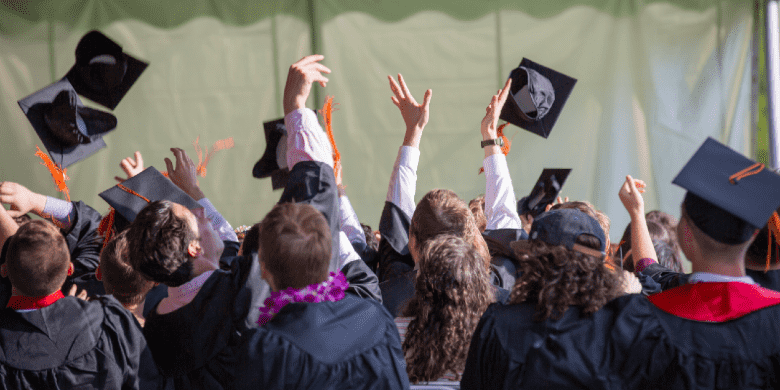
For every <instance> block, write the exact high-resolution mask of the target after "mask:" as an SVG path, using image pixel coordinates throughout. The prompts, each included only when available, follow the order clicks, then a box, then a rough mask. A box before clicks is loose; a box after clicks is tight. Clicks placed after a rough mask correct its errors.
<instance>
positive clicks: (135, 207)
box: [100, 167, 203, 230]
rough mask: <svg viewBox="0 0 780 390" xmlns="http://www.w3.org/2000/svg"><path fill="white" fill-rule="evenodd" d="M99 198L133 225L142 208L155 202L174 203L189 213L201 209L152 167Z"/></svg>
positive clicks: (105, 192) (103, 193) (101, 194)
mask: <svg viewBox="0 0 780 390" xmlns="http://www.w3.org/2000/svg"><path fill="white" fill-rule="evenodd" d="M100 197H101V198H103V200H105V201H106V202H107V203H108V204H109V205H110V206H111V207H113V208H114V210H116V212H117V213H119V215H121V216H122V217H123V218H124V219H125V220H127V221H128V222H133V220H135V217H136V216H137V215H138V213H140V212H141V210H143V209H144V207H146V206H147V205H148V204H149V203H150V202H154V201H157V200H168V201H171V202H174V203H178V204H180V205H182V206H184V207H186V208H188V209H190V210H192V209H197V208H201V207H203V206H201V205H200V204H199V203H198V202H196V201H195V199H192V197H190V196H189V195H187V193H185V192H184V191H182V190H181V188H179V187H177V186H176V184H173V182H172V181H170V180H169V179H168V178H167V177H165V176H163V175H162V173H160V172H158V171H157V169H155V168H154V167H149V168H146V169H144V170H143V172H141V173H139V174H137V175H135V176H133V177H131V178H130V179H127V180H125V181H123V182H121V183H119V184H117V185H115V186H113V187H111V188H109V189H107V190H105V191H103V192H101V193H100ZM147 200H148V201H147ZM115 226H116V223H115ZM117 228H119V227H118V226H117ZM118 230H119V229H118Z"/></svg>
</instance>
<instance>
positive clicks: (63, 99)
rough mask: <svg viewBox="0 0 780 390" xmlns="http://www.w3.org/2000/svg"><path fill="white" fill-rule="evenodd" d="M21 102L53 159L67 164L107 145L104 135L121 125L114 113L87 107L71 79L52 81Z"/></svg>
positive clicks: (60, 163) (59, 163)
mask: <svg viewBox="0 0 780 390" xmlns="http://www.w3.org/2000/svg"><path fill="white" fill-rule="evenodd" d="M18 103H19V107H20V108H21V109H22V111H23V112H24V114H25V115H26V116H27V119H28V120H29V121H30V124H32V126H33V129H35V132H36V133H37V134H38V137H39V138H40V139H41V141H42V142H43V146H44V147H46V149H47V150H48V151H49V154H50V155H51V157H52V161H54V162H55V163H57V164H58V165H60V166H61V167H63V168H65V167H68V166H70V165H72V164H74V163H76V162H78V161H80V160H83V159H85V158H87V157H89V156H90V155H92V154H94V153H95V152H97V151H98V150H100V149H101V148H104V147H106V143H105V142H103V139H102V136H103V134H105V133H107V132H109V131H111V130H114V129H115V128H116V125H117V120H116V117H115V116H114V115H112V114H110V113H107V112H103V111H100V110H95V109H92V108H89V107H84V105H83V104H82V103H81V100H80V99H79V97H78V95H76V91H75V90H74V89H73V86H72V85H71V84H70V83H69V82H68V80H67V79H62V80H60V81H58V82H56V83H53V84H50V85H48V86H46V87H45V88H43V89H41V90H39V91H37V92H35V93H33V94H32V95H30V96H27V97H25V98H24V99H22V100H19V102H18Z"/></svg>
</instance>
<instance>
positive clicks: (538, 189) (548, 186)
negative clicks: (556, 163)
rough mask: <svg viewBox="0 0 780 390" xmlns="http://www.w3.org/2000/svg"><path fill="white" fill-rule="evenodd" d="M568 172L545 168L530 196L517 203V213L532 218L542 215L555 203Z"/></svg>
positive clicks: (560, 169) (566, 170) (564, 169)
mask: <svg viewBox="0 0 780 390" xmlns="http://www.w3.org/2000/svg"><path fill="white" fill-rule="evenodd" d="M570 172H571V169H569V168H545V169H544V170H543V171H542V174H541V175H540V176H539V179H538V180H537V181H536V185H534V188H533V189H532V190H531V194H530V195H528V196H526V197H523V198H522V199H520V200H519V201H518V202H517V213H518V214H520V215H523V214H526V213H530V214H531V216H533V217H536V216H537V215H539V214H541V213H543V212H544V209H545V207H547V205H548V204H551V203H553V202H555V199H556V198H557V197H558V194H560V193H561V188H563V183H564V182H566V178H567V177H569V173H570Z"/></svg>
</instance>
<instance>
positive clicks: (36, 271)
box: [6, 220, 70, 297]
mask: <svg viewBox="0 0 780 390" xmlns="http://www.w3.org/2000/svg"><path fill="white" fill-rule="evenodd" d="M69 264H70V251H69V250H68V244H67V242H66V241H65V237H63V236H62V234H61V233H60V231H59V229H58V228H57V227H56V226H54V225H53V224H52V223H50V222H47V221H44V220H33V221H30V222H28V223H25V224H24V225H22V226H20V227H19V230H17V231H16V234H14V235H13V236H11V238H9V239H8V253H7V254H6V267H8V278H9V279H10V280H11V284H12V285H13V286H14V287H15V288H16V289H17V290H19V292H20V293H22V294H23V295H26V296H29V297H38V296H45V295H49V294H51V293H53V292H55V291H57V290H59V289H60V288H62V285H63V284H64V283H65V279H66V278H67V277H68V266H69Z"/></svg>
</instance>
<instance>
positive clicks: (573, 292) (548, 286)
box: [509, 234, 623, 321]
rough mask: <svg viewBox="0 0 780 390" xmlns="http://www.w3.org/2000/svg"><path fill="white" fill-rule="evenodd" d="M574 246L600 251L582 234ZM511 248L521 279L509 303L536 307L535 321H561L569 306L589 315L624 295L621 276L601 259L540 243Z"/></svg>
mask: <svg viewBox="0 0 780 390" xmlns="http://www.w3.org/2000/svg"><path fill="white" fill-rule="evenodd" d="M576 242H577V243H578V244H580V245H583V246H585V247H588V248H592V249H596V250H599V249H598V248H599V245H600V244H599V240H598V239H597V238H595V237H593V236H590V235H587V234H582V235H580V236H579V237H578V238H577V241H576ZM513 248H514V249H515V253H516V255H517V259H518V260H519V266H518V270H519V271H522V276H521V277H520V278H518V279H517V281H516V282H515V287H514V289H513V291H512V294H511V296H510V298H509V301H510V303H512V304H517V303H523V302H529V303H536V313H535V314H534V317H533V320H534V321H544V320H546V319H548V318H551V319H553V320H556V319H560V318H561V317H562V316H563V313H564V312H565V311H566V310H567V309H568V308H569V306H579V307H580V309H581V310H582V313H583V314H585V315H587V314H592V313H594V312H596V311H597V310H599V309H600V308H601V307H602V306H604V305H605V304H606V303H607V302H609V301H610V300H612V299H614V298H616V297H618V296H620V295H623V276H622V274H621V273H619V272H616V271H612V270H610V269H609V268H607V267H606V265H605V263H604V261H603V260H601V259H598V258H596V257H593V256H589V255H586V254H583V253H580V252H576V251H573V250H570V249H567V248H566V247H565V246H563V245H551V244H548V243H546V242H543V241H539V240H528V241H517V242H516V243H514V245H513ZM620 272H622V271H620Z"/></svg>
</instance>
